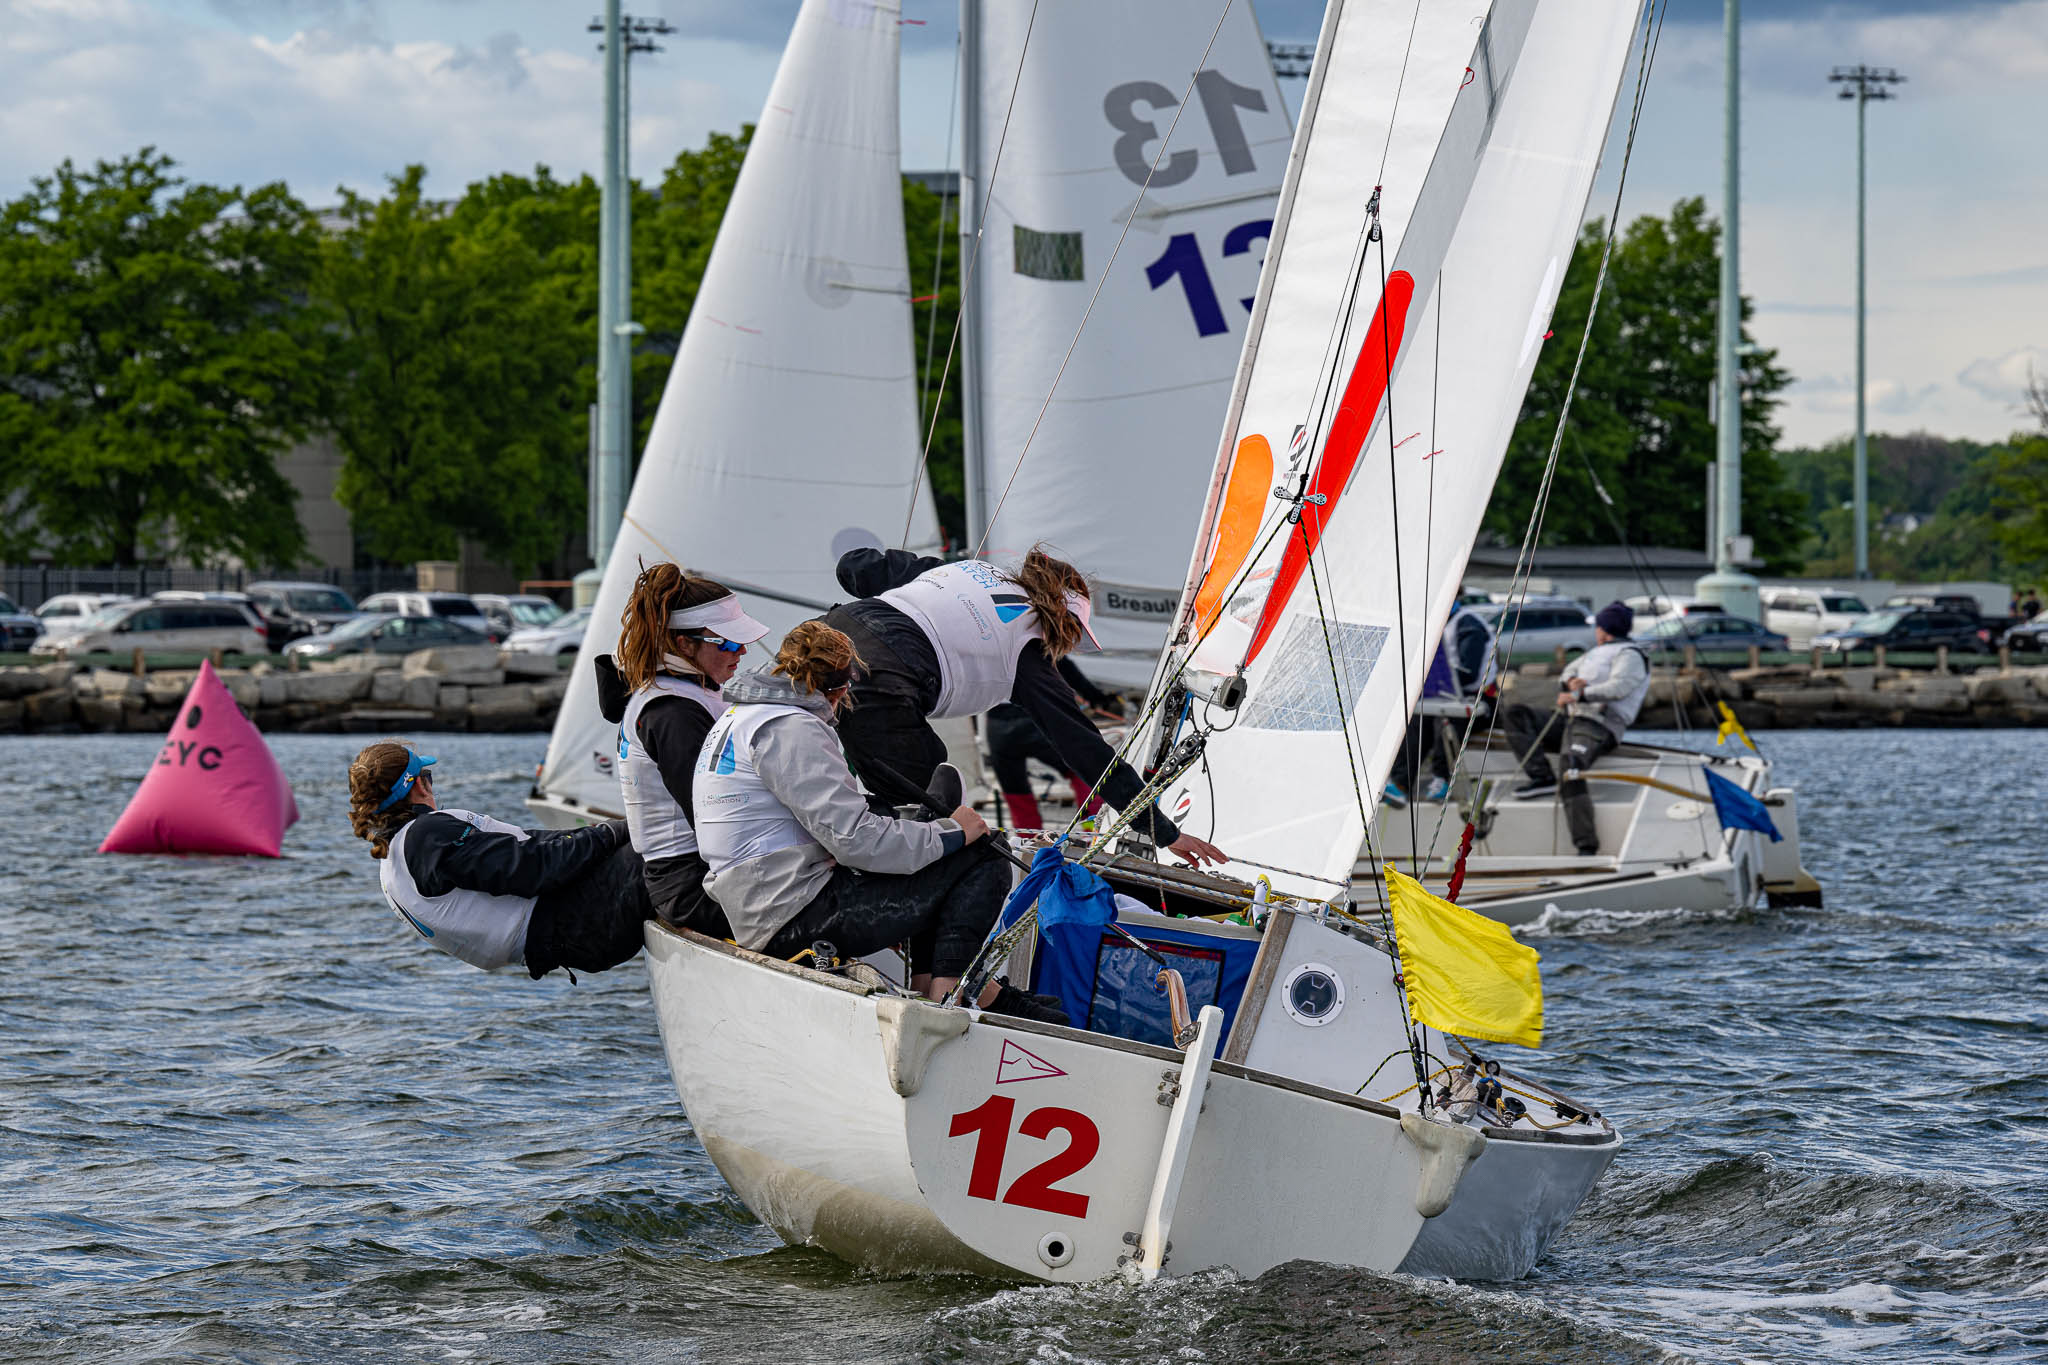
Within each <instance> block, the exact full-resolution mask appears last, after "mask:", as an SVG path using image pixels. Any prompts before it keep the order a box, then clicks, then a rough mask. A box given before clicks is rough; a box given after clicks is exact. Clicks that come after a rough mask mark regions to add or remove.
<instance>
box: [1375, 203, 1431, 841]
mask: <svg viewBox="0 0 2048 1365" xmlns="http://www.w3.org/2000/svg"><path fill="white" fill-rule="evenodd" d="M1372 235H1373V240H1375V241H1377V242H1378V243H1379V245H1380V250H1379V257H1380V301H1381V303H1380V307H1381V312H1380V315H1379V324H1380V327H1379V332H1380V373H1382V374H1384V375H1385V376H1386V377H1387V380H1386V383H1387V389H1386V399H1385V404H1386V422H1385V426H1386V432H1387V512H1388V518H1387V519H1388V521H1389V523H1390V524H1391V525H1392V526H1393V528H1394V535H1393V542H1394V544H1393V549H1394V629H1395V632H1396V633H1395V640H1396V642H1397V643H1398V644H1399V646H1400V651H1401V653H1400V663H1401V706H1402V711H1403V715H1402V722H1403V729H1402V735H1401V741H1402V744H1403V745H1404V746H1405V745H1406V743H1407V739H1408V736H1407V730H1406V722H1407V715H1406V711H1407V705H1408V590H1407V587H1406V586H1405V585H1404V584H1403V582H1402V575H1401V557H1402V556H1401V467H1400V457H1399V456H1398V455H1397V454H1396V452H1397V451H1398V450H1399V449H1400V444H1399V442H1397V441H1395V440H1394V337H1393V331H1394V320H1393V319H1392V318H1390V317H1388V316H1386V312H1385V307H1386V297H1387V236H1386V233H1385V231H1383V230H1382V229H1381V227H1380V220H1379V213H1378V211H1377V210H1375V211H1374V213H1373V234H1372ZM1371 340H1372V339H1371V338H1370V337H1368V338H1366V341H1367V344H1368V345H1370V344H1371ZM1422 569H1423V574H1424V576H1425V577H1427V575H1428V573H1429V565H1428V563H1427V562H1426V561H1425V562H1424V564H1423V566H1422ZM1424 609H1425V610H1427V605H1426V604H1425V607H1424ZM1411 795H1412V794H1411ZM1407 805H1408V863H1409V866H1410V868H1411V869H1413V873H1414V876H1415V878H1416V880H1417V881H1420V880H1421V879H1422V862H1421V858H1422V848H1421V844H1422V830H1421V827H1420V826H1421V820H1422V814H1421V812H1420V811H1418V810H1416V809H1415V802H1414V801H1413V800H1410V801H1409V802H1408V803H1407ZM1375 866H1377V862H1375Z"/></svg>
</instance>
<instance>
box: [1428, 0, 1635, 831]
mask: <svg viewBox="0 0 2048 1365" xmlns="http://www.w3.org/2000/svg"><path fill="white" fill-rule="evenodd" d="M1669 8H1670V0H1656V2H1655V4H1654V6H1653V8H1652V9H1651V10H1650V11H1646V13H1645V16H1644V21H1643V23H1644V36H1643V50H1642V56H1641V57H1640V59H1639V60H1638V62H1637V67H1636V88H1635V94H1634V97H1633V99H1632V100H1631V102H1630V108H1629V120H1628V136H1627V139H1626V141H1625V142H1624V143H1623V147H1622V155H1621V168H1620V171H1619V172H1618V173H1617V175H1616V177H1615V184H1614V208H1613V211H1612V212H1611V213H1610V214H1609V215H1608V221H1607V235H1606V239H1605V241H1604V242H1603V243H1602V244H1601V248H1600V269H1599V272H1598V274H1596V275H1595V276H1594V279H1593V297H1592V300H1591V301H1590V302H1589V303H1588V305H1587V308H1586V324H1585V329H1584V330H1583V331H1582V332H1581V333H1580V335H1579V349H1578V354H1577V355H1576V357H1575V358H1574V359H1573V361H1572V371H1571V376H1570V378H1569V379H1568V380H1567V381H1566V383H1565V390H1564V396H1563V398H1562V399H1561V400H1560V401H1559V403H1558V411H1557V426H1556V429H1555V431H1554V432H1553V433H1552V435H1551V440H1550V454H1549V455H1548V457H1547V458H1546V459H1545V461H1544V465H1543V477H1542V479H1541V480H1540V481H1539V483H1538V485H1537V490H1536V500H1535V504H1534V506H1532V507H1531V508H1530V512H1529V523H1528V525H1527V527H1526V528H1524V530H1523V533H1522V544H1521V548H1520V550H1518V551H1517V553H1516V555H1515V567H1514V571H1513V572H1512V573H1511V574H1510V575H1509V578H1508V600H1509V601H1510V603H1512V602H1514V601H1515V600H1516V599H1517V598H1518V597H1526V595H1527V593H1528V583H1529V577H1530V574H1531V573H1532V572H1533V569H1534V561H1535V547H1536V544H1537V542H1538V540H1539V539H1540V538H1541V537H1542V534H1543V523H1544V520H1545V517H1546V514H1547V513H1548V511H1549V507H1550V494H1551V489H1552V487H1553V484H1554V482H1555V480H1556V477H1557V466H1558V460H1559V457H1560V455H1561V454H1562V452H1563V450H1564V433H1565V427H1566V425H1567V423H1568V422H1569V421H1570V419H1571V408H1572V396H1573V395H1574V394H1575V393H1576V392H1577V391H1578V387H1579V377H1580V374H1581V373H1582V372H1583V370H1584V368H1585V364H1586V350H1587V347H1588V346H1589V345H1590V344H1591V342H1592V339H1593V322H1594V319H1595V318H1596V317H1598V316H1599V312H1600V298H1601V295H1602V293H1603V292H1604V291H1605V288H1606V285H1607V274H1608V269H1609V267H1610V265H1611V264H1612V262H1613V259H1614V242H1615V239H1616V237H1617V236H1618V235H1619V233H1620V224H1621V204H1622V195H1623V193H1624V192H1625V191H1626V190H1627V188H1628V171H1629V165H1630V163H1631V162H1632V161H1633V160H1634V157H1635V147H1636V132H1637V129H1638V128H1639V127H1640V125H1641V123H1642V118H1643V105H1644V103H1645V101H1646V100H1647V99H1648V97H1649V84H1650V75H1651V72H1652V71H1654V70H1655V68H1656V62H1657V50H1658V47H1659V46H1660V44H1661V43H1662V40H1663V36H1664V16H1665V14H1666V12H1667V11H1668V9H1669ZM1521 629H1522V613H1521V612H1520V611H1519V610H1516V611H1515V612H1514V625H1513V626H1512V627H1511V628H1510V629H1509V633H1508V641H1507V647H1506V649H1505V650H1503V649H1502V647H1501V640H1500V637H1499V636H1498V635H1496V636H1495V637H1494V651H1493V659H1494V675H1495V677H1500V676H1503V674H1504V673H1505V670H1506V666H1507V662H1508V660H1509V659H1511V658H1512V657H1513V655H1514V642H1515V640H1516V639H1517V638H1519V636H1520V634H1521ZM1501 709H1502V708H1500V707H1499V706H1495V707H1493V708H1492V711H1491V714H1490V715H1489V716H1488V718H1487V734H1488V736H1489V738H1490V737H1492V736H1494V735H1497V734H1498V733H1499V729H1500V723H1501V715H1500V713H1501ZM1478 718H1479V711H1478V708H1477V707H1474V708H1473V710H1472V712H1471V714H1469V715H1467V716H1466V718H1465V729H1464V732H1463V733H1462V735H1461V736H1460V737H1459V741H1458V751H1457V753H1456V754H1454V755H1453V756H1452V760H1451V768H1452V771H1454V772H1455V771H1456V770H1457V768H1458V766H1459V765H1460V764H1462V763H1463V761H1464V757H1465V754H1466V752H1467V751H1468V750H1469V749H1470V747H1471V743H1472V731H1473V728H1474V726H1475V725H1476V723H1477V721H1478ZM1448 814H1449V806H1448V804H1446V805H1445V807H1444V809H1443V810H1442V811H1440V812H1439V813H1438V816H1437V832H1436V833H1435V834H1433V835H1432V836H1431V839H1430V847H1432V848H1434V847H1435V846H1436V840H1437V839H1438V838H1440V837H1442V832H1443V821H1444V817H1445V816H1446V815H1448Z"/></svg>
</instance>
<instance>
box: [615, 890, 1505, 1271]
mask: <svg viewBox="0 0 2048 1365" xmlns="http://www.w3.org/2000/svg"><path fill="white" fill-rule="evenodd" d="M647 948H648V961H649V976H650V979H651V982H652V987H653V993H654V999H655V1006H656V1011H657V1017H658V1018H659V1020H660V1025H661V1034H662V1040H663V1044H664V1047H665V1048H666V1050H667V1054H668V1060H669V1067H670V1071H671V1073H672V1074H673V1076H674V1079H675V1083H676V1091H677V1094H678V1095H679V1096H680V1097H681V1098H682V1101H683V1105H684V1107H685V1109H686V1110H687V1111H688V1113H689V1116H690V1121H691V1124H692V1126H693V1127H694V1128H695V1130H696V1132H697V1134H698V1137H699V1138H700V1140H701V1141H702V1142H703V1144H704V1147H705V1150H706V1151H707V1152H708V1153H709V1154H710V1156H711V1158H712V1160H713V1161H714V1162H715V1163H716V1164H717V1166H718V1168H719V1171H720V1172H721V1173H722V1174H723V1175H724V1176H725V1178H726V1180H727V1182H728V1183H729V1184H730V1185H731V1186H732V1188H733V1191H734V1192H735V1193H736V1194H737V1195H739V1197H740V1199H741V1200H742V1201H743V1202H745V1203H746V1205H747V1206H748V1207H749V1208H750V1209H752V1210H753V1211H754V1212H755V1213H756V1214H757V1215H758V1216H759V1217H760V1218H761V1219H762V1221H763V1222H765V1223H767V1224H768V1225H769V1226H770V1227H772V1228H774V1229H775V1230H776V1232H777V1233H779V1234H780V1235H781V1236H782V1237H783V1238H784V1239H785V1240H787V1241H789V1242H791V1243H796V1244H808V1245H815V1246H818V1247H821V1248H823V1249H825V1250H827V1251H830V1252H832V1253H833V1254H835V1255H838V1256H840V1257H843V1258H844V1259H846V1260H849V1261H852V1262H854V1263H856V1264H861V1265H866V1266H871V1267H874V1268H876V1269H879V1270H885V1271H905V1270H957V1271H969V1272H975V1273H984V1274H998V1275H1002V1276H1004V1277H1010V1278H1025V1279H1035V1280H1045V1281H1086V1280H1094V1279H1099V1278H1102V1277H1104V1276H1108V1275H1112V1274H1116V1273H1118V1272H1119V1271H1123V1272H1125V1273H1127V1274H1129V1273H1133V1272H1134V1270H1135V1268H1136V1265H1137V1263H1138V1261H1139V1259H1140V1257H1141V1256H1142V1254H1143V1253H1142V1249H1141V1247H1140V1246H1138V1245H1136V1244H1137V1243H1139V1242H1140V1241H1141V1240H1142V1235H1143V1234H1142V1230H1143V1229H1145V1228H1147V1227H1148V1226H1156V1225H1157V1224H1155V1223H1148V1218H1151V1217H1153V1216H1154V1215H1155V1214H1156V1205H1157V1199H1158V1196H1157V1194H1156V1193H1155V1189H1154V1186H1155V1182H1156V1180H1157V1178H1158V1177H1159V1175H1160V1171H1161V1167H1162V1164H1163V1163H1165V1161H1166V1159H1167V1158H1168V1157H1169V1156H1170V1155H1171V1153H1172V1151H1173V1143H1172V1142H1171V1141H1169V1138H1170V1137H1171V1136H1172V1134H1171V1133H1170V1131H1169V1126H1170V1122H1172V1121H1175V1120H1176V1119H1178V1122H1179V1123H1180V1125H1181V1126H1182V1127H1192V1130H1193V1131H1192V1140H1191V1141H1188V1142H1184V1143H1183V1146H1182V1157H1181V1164H1180V1165H1179V1166H1178V1168H1177V1175H1176V1183H1175V1189H1176V1190H1177V1207H1175V1208H1173V1209H1172V1210H1171V1212H1172V1222H1171V1231H1170V1233H1168V1234H1166V1236H1165V1237H1164V1239H1163V1240H1164V1244H1165V1253H1166V1254H1165V1259H1164V1265H1163V1271H1164V1273H1167V1274H1181V1273H1188V1272H1193V1271H1198V1270H1203V1269H1209V1268H1213V1267H1228V1268H1230V1269H1232V1270H1235V1271H1237V1272H1239V1273H1241V1274H1246V1275H1255V1274H1258V1273H1260V1272H1262V1271H1264V1270H1267V1269H1269V1268H1271V1267H1272V1266H1275V1265H1278V1264H1281V1263H1282V1262H1285V1261H1288V1260H1294V1259H1302V1258H1306V1259H1313V1260H1321V1261H1327V1262H1332V1263H1336V1264H1341V1265H1354V1266H1361V1267H1365V1268H1369V1269H1375V1270H1383V1271H1387V1270H1392V1269H1394V1268H1395V1267H1396V1266H1398V1265H1400V1264H1401V1262H1402V1261H1403V1259H1404V1258H1405V1257H1407V1256H1408V1254H1409V1251H1410V1248H1411V1247H1412V1246H1413V1245H1414V1243H1415V1241H1416V1238H1417V1235H1418V1234H1419V1233H1420V1231H1421V1230H1422V1227H1423V1224H1424V1219H1423V1216H1422V1214H1421V1212H1419V1209H1418V1205H1419V1204H1427V1203H1429V1193H1430V1192H1434V1193H1436V1194H1438V1195H1441V1196H1443V1197H1446V1198H1448V1197H1449V1195H1450V1192H1451V1191H1452V1190H1454V1189H1455V1186H1456V1178H1457V1175H1458V1173H1460V1172H1462V1171H1464V1170H1466V1169H1468V1167H1467V1166H1466V1164H1465V1162H1466V1161H1467V1160H1469V1151H1470V1148H1469V1145H1468V1146H1467V1147H1466V1149H1465V1151H1466V1154H1465V1155H1464V1156H1462V1157H1455V1158H1447V1157H1446V1156H1445V1155H1444V1154H1443V1153H1442V1152H1435V1153H1431V1152H1425V1151H1424V1150H1423V1145H1422V1144H1424V1143H1425V1142H1428V1141H1430V1139H1431V1138H1432V1137H1433V1136H1440V1135H1441V1131H1442V1130H1443V1129H1444V1128H1445V1126H1444V1125H1438V1124H1425V1123H1423V1121H1421V1120H1418V1119H1417V1118H1416V1117H1415V1116H1413V1115H1409V1116H1408V1118H1407V1122H1406V1125H1405V1126H1404V1122H1403V1119H1402V1116H1401V1115H1400V1113H1399V1112H1398V1111H1397V1110H1395V1109H1394V1108H1392V1107H1391V1106H1388V1105H1384V1104H1378V1103H1375V1102H1372V1101H1368V1100H1360V1099H1356V1098H1354V1097H1352V1096H1349V1095H1344V1094H1341V1093H1338V1092H1335V1091H1330V1090H1325V1089H1323V1088H1321V1087H1317V1086H1311V1085H1306V1084H1302V1083H1298V1082H1290V1081H1285V1080H1282V1079H1280V1078H1277V1077H1272V1076H1267V1075H1264V1074H1262V1073H1257V1072H1252V1071H1248V1070H1246V1069H1245V1068H1243V1067H1235V1066H1230V1065H1228V1064H1225V1063H1220V1062H1219V1063H1216V1064H1215V1066H1214V1069H1213V1070H1212V1071H1211V1072H1210V1073H1209V1075H1208V1076H1207V1080H1206V1085H1207V1089H1206V1093H1205V1094H1203V1095H1202V1096H1201V1097H1200V1099H1201V1102H1200V1103H1199V1105H1198V1107H1197V1108H1196V1109H1195V1110H1194V1111H1193V1112H1192V1113H1190V1114H1188V1115H1177V1112H1176V1109H1175V1104H1176V1098H1175V1093H1174V1090H1173V1087H1174V1085H1175V1084H1176V1083H1177V1082H1178V1080H1180V1079H1185V1078H1187V1077H1188V1076H1191V1075H1193V1074H1195V1071H1196V1068H1194V1067H1193V1066H1192V1065H1188V1066H1184V1065H1183V1064H1184V1063H1185V1062H1187V1060H1188V1059H1185V1058H1183V1057H1182V1056H1181V1054H1179V1053H1176V1052H1172V1051H1169V1050H1166V1049H1162V1048H1158V1047H1151V1046H1148V1045H1145V1044H1139V1043H1130V1042H1125V1041H1123V1040H1120V1039H1112V1038H1106V1037H1103V1036H1100V1035H1094V1034H1087V1033H1082V1032H1079V1031H1076V1030H1072V1029H1063V1028H1052V1027H1047V1026H1043V1025H1035V1024H1025V1023H1021V1022H1019V1021H1014V1020H1007V1019H1004V1020H999V1019H998V1018H997V1017H996V1016H975V1015H971V1014H969V1013H968V1012H965V1011H960V1010H941V1009H938V1008H936V1007H932V1006H927V1005H923V1004H922V1003H918V1002H910V1001H904V1000H901V999H899V998H894V997H890V996H887V995H881V994H871V993H869V992H868V991H867V990H866V989H865V988H862V987H859V986H855V985H852V984H851V983H848V982H845V981H842V980H839V979H837V978H833V977H827V976H824V975H822V974H820V973H816V972H811V971H807V970H804V969H801V968H795V967H791V966H789V965H787V964H784V963H779V962H774V961H772V960H770V959H766V958H762V957H760V956H758V955H756V954H752V953H746V952H743V951H741V950H738V949H735V948H732V947H730V946H729V945H725V944H718V943H714V942H713V941H711V940H709V939H705V938H702V937H699V936H696V935H691V934H687V933H679V932H676V931H673V930H669V929H666V928H663V927H660V926H658V925H653V924H650V925H649V926H648V928H647ZM1197 1046H1199V1045H1197ZM1169 1077H1171V1078H1173V1079H1169ZM1190 1083H1191V1084H1193V1083H1194V1082H1192V1081H1191V1082H1190ZM1418 1126H1419V1128H1420V1129H1426V1130H1428V1131H1424V1132H1420V1135H1419V1136H1411V1135H1410V1133H1411V1130H1417V1129H1418ZM1454 1131H1456V1130H1454ZM1458 1141H1459V1142H1465V1143H1467V1144H1469V1138H1460V1139H1459V1140H1458ZM1453 1145H1454V1146H1455V1145H1457V1144H1456V1143H1454V1144H1453ZM1126 1234H1130V1236H1129V1237H1128V1238H1127V1237H1126Z"/></svg>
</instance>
